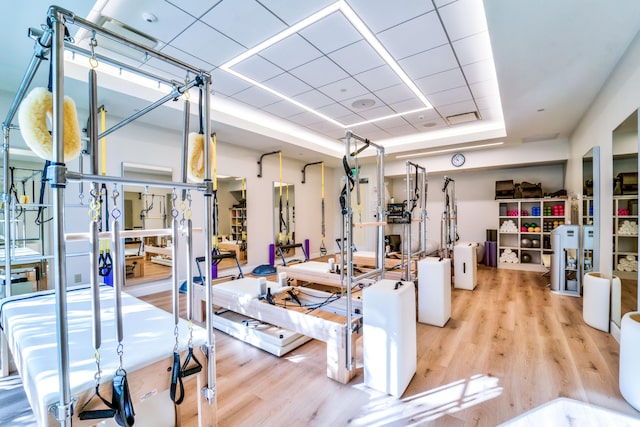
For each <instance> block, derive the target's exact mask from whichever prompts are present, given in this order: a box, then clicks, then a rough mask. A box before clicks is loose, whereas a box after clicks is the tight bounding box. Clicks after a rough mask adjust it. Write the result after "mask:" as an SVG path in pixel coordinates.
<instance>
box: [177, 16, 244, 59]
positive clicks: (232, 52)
mask: <svg viewBox="0 0 640 427" xmlns="http://www.w3.org/2000/svg"><path fill="white" fill-rule="evenodd" d="M171 45H172V46H174V47H176V48H178V49H180V50H182V51H184V52H189V53H191V54H192V55H194V56H196V57H198V58H207V62H210V63H212V64H213V65H215V66H216V67H219V66H220V65H222V64H224V63H225V62H227V61H228V60H230V59H231V58H233V57H235V56H237V55H239V54H240V53H242V52H243V51H244V50H245V49H244V48H243V47H242V46H241V45H239V44H238V43H236V42H234V41H233V40H231V39H229V38H228V37H225V36H224V35H222V34H220V33H219V32H217V31H216V30H214V29H212V28H211V27H209V26H207V25H205V24H203V23H202V22H200V21H197V22H195V23H194V24H193V25H192V26H191V27H189V28H188V29H187V30H186V31H185V32H183V33H182V34H180V35H179V36H178V37H176V39H175V40H174V41H173V42H172V43H171Z"/></svg>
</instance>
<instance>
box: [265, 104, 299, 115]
mask: <svg viewBox="0 0 640 427" xmlns="http://www.w3.org/2000/svg"><path fill="white" fill-rule="evenodd" d="M262 110H263V111H266V112H268V113H271V114H275V115H276V116H278V117H283V118H286V117H289V116H293V115H296V114H299V113H300V111H302V109H301V108H300V107H298V106H296V105H294V104H292V103H290V102H289V101H280V102H276V103H274V104H270V105H266V106H264V107H262Z"/></svg>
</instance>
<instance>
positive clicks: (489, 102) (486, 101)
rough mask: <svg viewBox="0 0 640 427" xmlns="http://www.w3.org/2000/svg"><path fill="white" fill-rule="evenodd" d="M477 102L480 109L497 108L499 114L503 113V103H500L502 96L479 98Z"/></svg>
mask: <svg viewBox="0 0 640 427" xmlns="http://www.w3.org/2000/svg"><path fill="white" fill-rule="evenodd" d="M476 104H478V108H479V109H480V110H486V109H490V110H495V111H497V112H498V113H499V114H502V104H501V103H500V98H498V97H488V98H477V99H476Z"/></svg>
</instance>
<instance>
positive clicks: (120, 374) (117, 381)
mask: <svg viewBox="0 0 640 427" xmlns="http://www.w3.org/2000/svg"><path fill="white" fill-rule="evenodd" d="M112 388H113V395H112V402H111V406H112V407H113V409H114V410H115V421H116V422H117V423H118V425H120V426H122V427H131V426H133V422H134V416H135V411H134V410H133V402H132V401H131V394H130V393H129V383H128V382H127V373H126V371H125V370H124V369H119V370H118V371H117V372H116V375H115V376H114V377H113V386H112Z"/></svg>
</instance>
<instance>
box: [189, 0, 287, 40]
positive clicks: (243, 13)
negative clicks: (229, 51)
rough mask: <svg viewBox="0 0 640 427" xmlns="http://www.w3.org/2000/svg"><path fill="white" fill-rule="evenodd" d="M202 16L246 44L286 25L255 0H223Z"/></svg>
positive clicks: (266, 37)
mask: <svg viewBox="0 0 640 427" xmlns="http://www.w3.org/2000/svg"><path fill="white" fill-rule="evenodd" d="M201 20H202V21H203V22H205V23H207V24H208V25H210V26H212V27H213V28H215V29H216V30H218V31H220V32H221V33H223V34H225V35H227V36H228V37H229V38H231V39H233V40H235V41H237V42H238V43H240V44H242V45H243V46H245V47H247V48H252V47H254V46H255V45H257V44H259V43H261V42H263V41H265V40H267V39H268V38H270V37H272V36H274V35H276V34H277V33H279V32H281V31H283V30H285V29H286V28H287V26H286V25H285V24H284V23H283V22H282V21H280V20H279V19H278V18H276V17H275V16H273V14H272V13H271V12H269V11H268V10H267V9H265V8H264V7H263V6H262V5H261V4H260V3H258V2H256V1H255V0H223V1H222V2H220V3H218V5H216V7H214V8H213V9H211V10H210V11H209V12H207V13H206V14H205V15H204V16H203V17H202V18H201Z"/></svg>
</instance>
